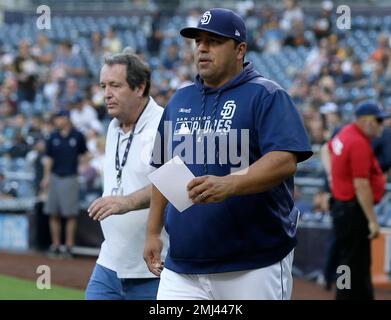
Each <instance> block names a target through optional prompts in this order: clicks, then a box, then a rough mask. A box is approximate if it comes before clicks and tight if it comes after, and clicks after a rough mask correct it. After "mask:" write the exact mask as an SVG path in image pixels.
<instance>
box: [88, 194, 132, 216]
mask: <svg viewBox="0 0 391 320" xmlns="http://www.w3.org/2000/svg"><path fill="white" fill-rule="evenodd" d="M130 209H131V207H130V205H129V199H128V198H127V197H125V196H107V197H102V198H98V199H96V200H95V201H94V202H93V203H92V204H91V205H90V207H89V208H88V210H87V211H88V215H89V216H90V217H91V218H92V219H94V220H98V221H102V220H103V219H105V218H107V217H108V216H110V215H113V214H124V213H126V212H128V211H130Z"/></svg>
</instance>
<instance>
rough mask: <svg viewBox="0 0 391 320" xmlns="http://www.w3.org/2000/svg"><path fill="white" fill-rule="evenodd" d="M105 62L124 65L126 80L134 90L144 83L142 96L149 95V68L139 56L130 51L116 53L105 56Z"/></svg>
mask: <svg viewBox="0 0 391 320" xmlns="http://www.w3.org/2000/svg"><path fill="white" fill-rule="evenodd" d="M105 64H107V65H109V66H112V65H115V64H123V65H125V66H126V82H127V83H128V85H129V87H130V88H131V89H132V90H134V89H135V88H137V87H140V86H141V85H142V84H145V89H144V93H143V96H144V97H147V96H148V95H149V89H150V87H151V69H150V68H149V66H148V65H147V64H146V63H145V62H144V61H142V60H141V59H140V57H139V56H137V55H135V54H132V53H116V54H111V55H108V56H106V57H105Z"/></svg>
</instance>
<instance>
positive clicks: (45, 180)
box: [40, 177, 49, 191]
mask: <svg viewBox="0 0 391 320" xmlns="http://www.w3.org/2000/svg"><path fill="white" fill-rule="evenodd" d="M48 186H49V177H44V178H43V179H42V180H41V183H40V187H41V190H43V191H45V190H46V189H47V188H48Z"/></svg>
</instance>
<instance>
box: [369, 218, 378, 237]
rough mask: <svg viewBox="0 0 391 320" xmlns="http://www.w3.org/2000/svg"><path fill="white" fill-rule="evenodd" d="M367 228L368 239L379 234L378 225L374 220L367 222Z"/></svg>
mask: <svg viewBox="0 0 391 320" xmlns="http://www.w3.org/2000/svg"><path fill="white" fill-rule="evenodd" d="M368 228H369V235H368V238H369V239H375V238H377V237H378V236H379V234H380V226H379V224H378V223H377V222H376V221H372V222H369V224H368Z"/></svg>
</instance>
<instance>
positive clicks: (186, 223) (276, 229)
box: [152, 62, 312, 274]
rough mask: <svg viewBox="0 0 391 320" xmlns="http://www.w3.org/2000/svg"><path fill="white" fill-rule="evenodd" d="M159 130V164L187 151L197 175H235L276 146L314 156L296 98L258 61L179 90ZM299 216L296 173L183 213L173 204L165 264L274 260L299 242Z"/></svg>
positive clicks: (203, 266)
mask: <svg viewBox="0 0 391 320" xmlns="http://www.w3.org/2000/svg"><path fill="white" fill-rule="evenodd" d="M158 130H159V132H158V135H159V136H160V137H159V138H157V139H156V140H155V147H154V152H153V158H152V165H154V166H155V167H159V166H161V165H162V164H164V163H165V162H167V161H168V160H170V159H171V158H173V157H174V156H176V155H179V156H180V157H181V158H182V160H183V161H184V162H185V163H186V165H187V166H188V168H189V169H190V171H192V173H193V174H194V175H195V176H202V175H205V174H209V175H216V176H224V175H228V174H230V173H232V172H234V171H236V170H240V169H242V168H245V167H248V166H249V165H251V164H252V163H254V162H255V161H257V160H258V159H260V158H261V157H262V156H264V155H265V154H266V153H268V152H271V151H277V150H279V151H290V152H294V153H296V154H297V156H298V160H299V161H303V160H305V159H307V158H309V157H310V156H311V155H312V152H311V146H310V144H309V139H308V136H307V133H306V131H305V129H304V126H303V123H302V120H301V118H300V116H299V113H298V111H297V109H296V107H295V106H294V104H293V102H292V100H291V98H290V97H289V95H288V94H287V93H286V91H284V90H283V89H282V88H281V87H280V86H278V85H277V84H276V83H274V82H272V81H270V80H267V79H265V78H263V77H262V76H261V75H260V74H258V73H257V72H256V71H255V70H254V69H253V66H252V63H251V62H250V63H249V62H248V63H246V64H245V65H244V70H243V71H242V72H241V73H240V74H239V75H238V76H236V77H235V78H234V79H232V80H231V81H229V82H228V83H226V84H225V85H224V86H222V87H221V88H217V89H213V88H208V87H206V86H204V84H203V82H202V80H201V79H200V78H199V77H197V79H196V82H195V83H194V84H192V85H189V86H187V87H185V88H182V89H180V90H178V91H177V92H176V93H175V94H174V95H173V96H172V98H171V100H170V101H169V103H168V106H167V107H166V109H165V111H164V113H163V116H162V120H161V122H160V125H159V129H158ZM172 183H175V181H174V180H173V182H172ZM297 220H298V210H297V209H296V207H295V206H294V203H293V178H290V179H288V180H286V181H284V182H283V183H281V184H280V185H278V186H276V187H275V188H273V189H271V190H270V191H268V192H263V193H258V194H252V195H245V196H234V197H230V198H228V199H226V200H225V201H223V202H220V203H213V204H197V205H193V206H191V207H190V208H188V209H186V210H185V211H183V212H182V213H179V212H178V211H177V210H176V209H175V207H173V206H172V205H171V204H170V203H169V204H168V205H167V207H166V209H165V218H164V223H165V228H166V230H167V232H168V234H169V236H170V248H169V252H168V255H167V258H166V261H165V267H167V268H168V269H171V270H173V271H175V272H178V273H199V274H201V273H217V272H228V271H239V270H247V269H256V268H261V267H265V266H269V265H272V264H274V263H276V262H278V261H280V260H281V259H283V258H284V257H285V256H286V255H287V254H288V253H289V252H290V251H291V250H292V249H293V248H294V247H295V245H296V238H295V234H296V227H297Z"/></svg>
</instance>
